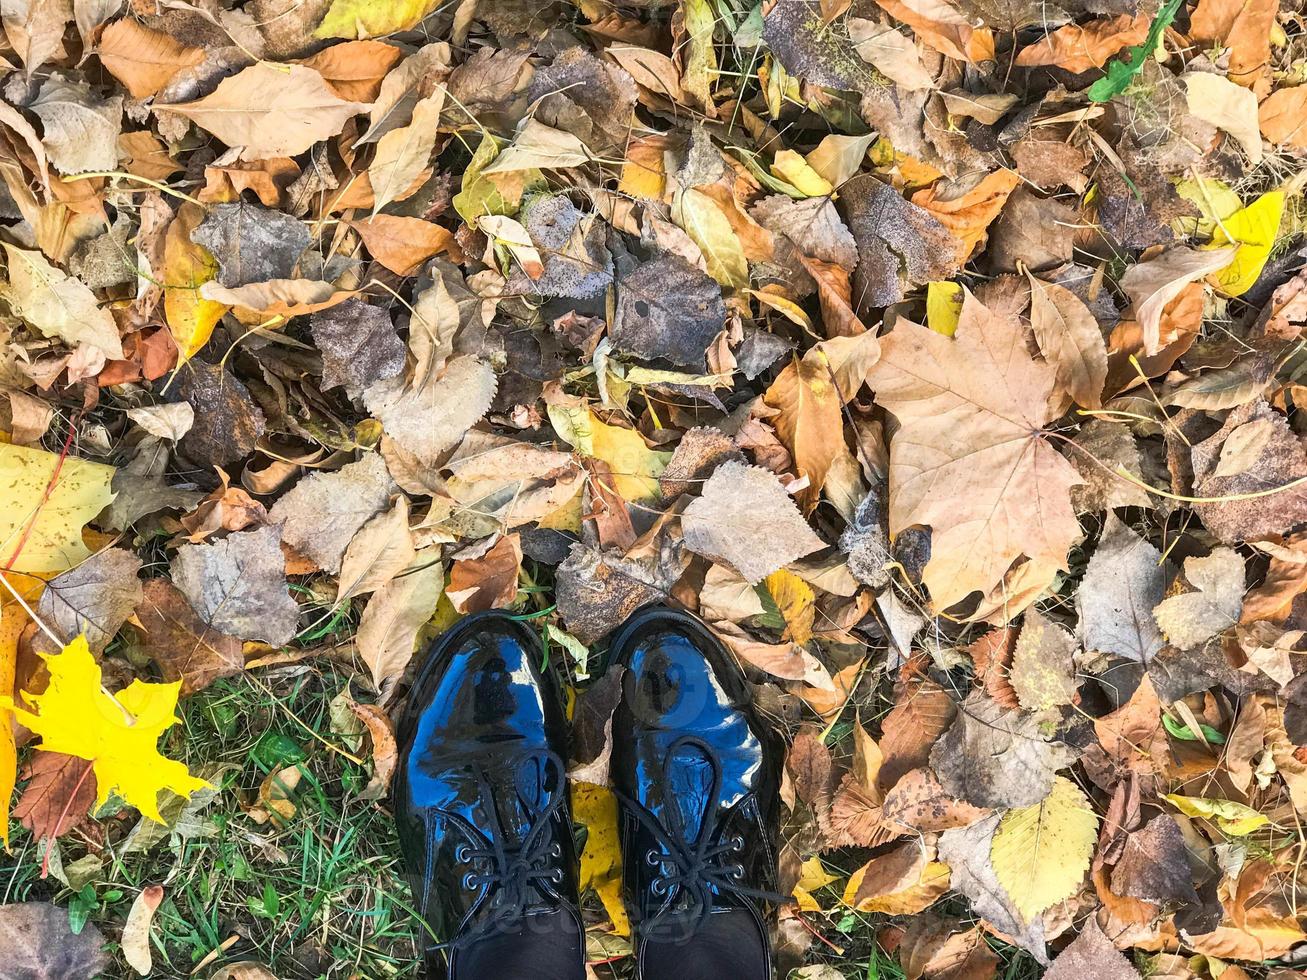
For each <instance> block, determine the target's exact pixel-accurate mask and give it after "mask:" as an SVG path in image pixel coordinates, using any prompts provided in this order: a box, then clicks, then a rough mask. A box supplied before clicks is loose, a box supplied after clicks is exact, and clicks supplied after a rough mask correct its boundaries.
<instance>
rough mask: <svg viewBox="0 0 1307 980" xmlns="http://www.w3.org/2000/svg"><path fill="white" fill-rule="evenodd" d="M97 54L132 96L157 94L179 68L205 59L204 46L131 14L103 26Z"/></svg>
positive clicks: (142, 96) (141, 96)
mask: <svg viewBox="0 0 1307 980" xmlns="http://www.w3.org/2000/svg"><path fill="white" fill-rule="evenodd" d="M96 54H98V55H99V56H100V62H101V63H102V64H103V65H104V67H105V69H106V70H107V71H108V72H109V73H110V74H111V75H113V76H114V77H115V78H117V79H118V80H119V81H120V82H122V83H123V84H124V85H126V86H127V91H129V92H131V94H132V98H135V99H148V98H150V97H151V96H153V95H157V94H158V92H159V90H160V89H162V88H163V87H164V86H165V85H167V84H168V82H169V81H170V80H171V79H172V77H173V76H174V75H176V74H177V73H178V72H179V71H182V70H183V69H186V68H193V67H195V66H196V65H198V64H199V63H200V62H201V61H203V60H204V51H203V49H201V48H196V47H191V46H189V45H185V44H182V43H181V42H179V41H178V40H176V39H175V38H174V37H172V36H171V35H168V34H163V33H160V32H159V31H152V30H150V29H149V28H148V27H142V26H141V25H140V24H139V23H137V22H136V21H135V20H134V19H132V18H131V17H124V18H123V19H122V20H116V21H114V22H113V23H112V24H110V25H109V26H108V27H106V28H105V29H104V32H103V33H102V34H101V35H100V43H99V45H98V46H97V47H96Z"/></svg>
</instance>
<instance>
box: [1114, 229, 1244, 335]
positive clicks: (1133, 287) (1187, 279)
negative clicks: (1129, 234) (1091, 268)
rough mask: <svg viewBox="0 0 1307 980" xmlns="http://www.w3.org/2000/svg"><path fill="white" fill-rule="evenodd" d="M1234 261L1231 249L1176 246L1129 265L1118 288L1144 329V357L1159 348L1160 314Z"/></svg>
mask: <svg viewBox="0 0 1307 980" xmlns="http://www.w3.org/2000/svg"><path fill="white" fill-rule="evenodd" d="M1232 258H1234V249H1233V248H1215V249H1204V250H1199V249H1194V248H1186V247H1184V246H1175V247H1172V248H1169V249H1167V250H1166V251H1165V252H1163V253H1162V254H1160V255H1157V256H1154V257H1153V258H1151V259H1145V260H1144V261H1142V262H1136V263H1135V264H1134V265H1132V266H1130V268H1128V269H1127V270H1126V272H1125V275H1124V276H1123V277H1122V278H1121V289H1122V290H1123V291H1124V292H1125V294H1126V295H1127V296H1129V297H1130V302H1131V303H1132V304H1134V314H1135V319H1136V320H1137V321H1138V322H1139V325H1140V327H1141V328H1142V329H1143V342H1144V353H1145V354H1149V355H1152V354H1156V353H1158V352H1159V351H1160V350H1161V349H1162V346H1163V344H1162V333H1161V324H1162V311H1163V310H1164V309H1165V308H1166V306H1167V304H1168V303H1170V302H1171V301H1172V300H1173V299H1175V298H1176V297H1177V296H1179V295H1180V292H1181V291H1182V290H1183V289H1184V288H1185V286H1187V285H1189V283H1191V282H1195V281H1197V280H1199V279H1202V278H1203V277H1205V276H1207V275H1208V274H1209V273H1212V272H1216V271H1217V270H1218V269H1223V268H1225V267H1226V266H1227V265H1229V264H1230V260H1231V259H1232Z"/></svg>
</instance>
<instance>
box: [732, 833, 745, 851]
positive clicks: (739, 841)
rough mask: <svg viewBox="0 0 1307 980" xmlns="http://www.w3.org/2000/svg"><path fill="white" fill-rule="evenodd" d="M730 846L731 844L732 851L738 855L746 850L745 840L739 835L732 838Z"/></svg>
mask: <svg viewBox="0 0 1307 980" xmlns="http://www.w3.org/2000/svg"><path fill="white" fill-rule="evenodd" d="M730 844H731V850H732V851H735V852H736V853H737V854H738V853H739V852H740V851H742V850H744V838H743V837H742V836H740V835H739V834H736V835H734V836H733V837H732V838H731V840H730Z"/></svg>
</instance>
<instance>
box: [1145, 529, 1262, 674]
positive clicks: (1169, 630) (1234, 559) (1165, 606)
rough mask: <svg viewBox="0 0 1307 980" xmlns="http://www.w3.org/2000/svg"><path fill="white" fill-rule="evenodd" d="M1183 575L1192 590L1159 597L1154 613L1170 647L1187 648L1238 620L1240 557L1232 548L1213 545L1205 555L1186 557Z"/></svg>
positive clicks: (1240, 581)
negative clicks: (1208, 553)
mask: <svg viewBox="0 0 1307 980" xmlns="http://www.w3.org/2000/svg"><path fill="white" fill-rule="evenodd" d="M1184 577H1185V580H1186V581H1187V582H1188V583H1189V585H1190V587H1191V589H1192V591H1188V592H1183V593H1181V594H1179V595H1173V596H1171V597H1169V598H1167V599H1164V600H1162V602H1161V603H1160V604H1159V605H1158V606H1157V608H1156V609H1155V610H1154V611H1153V616H1154V618H1155V619H1156V620H1157V625H1158V626H1159V627H1161V630H1162V632H1163V633H1164V634H1166V638H1167V640H1168V641H1169V642H1170V643H1171V644H1172V645H1173V646H1177V647H1179V648H1180V649H1181V650H1188V649H1191V648H1193V647H1196V646H1198V645H1199V644H1200V643H1204V642H1206V641H1207V640H1209V639H1211V638H1212V637H1213V636H1215V635H1216V634H1217V633H1220V632H1222V631H1223V630H1225V629H1227V628H1228V627H1230V626H1233V625H1234V624H1235V623H1237V622H1238V621H1239V610H1240V609H1241V607H1242V605H1243V588H1244V569H1243V559H1242V558H1240V557H1239V554H1238V552H1236V551H1235V550H1234V549H1233V548H1216V549H1214V550H1213V551H1212V553H1211V554H1210V555H1207V556H1206V557H1205V558H1186V559H1185V562H1184Z"/></svg>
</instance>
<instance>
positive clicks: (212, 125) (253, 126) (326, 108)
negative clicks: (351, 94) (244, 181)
mask: <svg viewBox="0 0 1307 980" xmlns="http://www.w3.org/2000/svg"><path fill="white" fill-rule="evenodd" d="M367 109H368V105H367V104H366V103H363V102H349V101H346V100H345V99H342V98H340V97H338V96H337V95H336V93H335V92H334V91H333V90H332V88H331V86H330V85H328V84H327V83H326V81H324V80H323V78H322V76H321V75H319V74H318V73H317V72H316V71H314V70H313V69H312V68H306V67H305V66H303V65H288V66H287V65H273V64H271V63H270V62H266V61H259V62H256V63H255V64H253V65H250V66H249V67H248V68H244V69H242V70H241V71H240V72H238V73H237V74H235V75H232V76H230V77H228V78H224V79H223V80H222V81H221V82H219V83H218V87H217V88H216V89H214V90H213V92H212V93H210V94H209V95H206V96H204V97H203V98H202V99H197V100H195V101H194V102H181V103H170V104H168V105H156V106H155V111H156V112H159V111H166V112H174V113H177V114H179V115H182V116H185V117H186V118H187V119H189V120H191V121H192V122H194V123H195V124H196V125H197V126H199V127H201V128H202V129H205V130H207V131H208V132H210V133H212V134H213V135H214V136H216V137H218V139H220V140H222V141H223V142H224V143H226V144H227V145H228V146H230V147H232V148H234V149H238V150H239V152H240V156H241V159H244V160H259V159H263V158H264V157H293V156H295V155H297V154H299V153H303V152H304V151H305V150H307V149H309V147H311V146H312V145H313V144H314V143H316V142H318V141H319V140H324V139H327V138H328V137H330V136H335V135H336V134H337V133H339V132H340V131H341V129H343V128H344V126H345V122H346V120H348V119H349V118H350V117H351V116H354V115H357V114H358V113H360V112H364V111H366V110H367Z"/></svg>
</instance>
